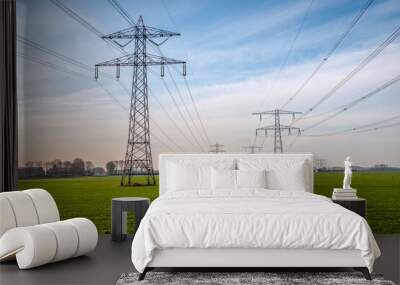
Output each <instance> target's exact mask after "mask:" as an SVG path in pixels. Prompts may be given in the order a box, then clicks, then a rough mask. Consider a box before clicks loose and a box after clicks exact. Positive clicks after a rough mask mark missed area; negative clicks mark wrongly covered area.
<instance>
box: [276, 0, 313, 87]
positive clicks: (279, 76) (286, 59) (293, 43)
mask: <svg viewBox="0 0 400 285" xmlns="http://www.w3.org/2000/svg"><path fill="white" fill-rule="evenodd" d="M313 3H314V0H310V3H309V4H308V6H307V9H306V11H305V13H304V16H303V18H302V20H301V22H300V25H299V28H298V30H297V32H296V34H295V36H294V38H293V40H292V42H291V44H290V47H289V50H288V52H287V53H286V56H285V59H284V60H283V62H282V64H281V66H280V68H279V71H278V75H277V77H276V79H275V80H274V82H273V83H272V84H271V87H270V90H269V92H268V93H271V92H272V91H273V89H274V87H275V86H276V85H277V84H278V83H279V81H280V79H281V74H282V71H284V70H285V69H286V65H287V62H288V60H289V58H290V56H291V55H292V52H293V48H294V46H295V44H296V42H297V39H298V38H299V36H300V34H301V32H302V31H303V27H304V23H305V21H306V19H307V16H308V14H309V12H310V9H311V6H312V5H313Z"/></svg>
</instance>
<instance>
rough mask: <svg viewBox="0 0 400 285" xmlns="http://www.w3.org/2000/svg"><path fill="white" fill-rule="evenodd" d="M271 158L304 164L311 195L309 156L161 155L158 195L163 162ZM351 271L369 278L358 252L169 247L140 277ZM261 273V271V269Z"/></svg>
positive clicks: (163, 174)
mask: <svg viewBox="0 0 400 285" xmlns="http://www.w3.org/2000/svg"><path fill="white" fill-rule="evenodd" d="M251 157H253V158H256V157H257V158H271V159H280V158H282V159H288V158H290V159H294V160H302V161H305V162H306V176H307V182H306V183H307V185H306V191H308V192H313V184H314V183H313V157H312V154H308V153H305V154H243V153H242V154H161V155H160V160H159V170H160V182H159V183H160V194H163V193H165V191H166V187H165V186H166V179H167V177H166V171H165V170H166V162H167V161H173V160H182V159H191V160H192V159H196V158H202V159H204V158H206V159H209V160H214V159H221V158H236V159H240V158H251ZM343 267H346V268H353V269H355V270H357V271H361V272H362V273H363V275H364V277H365V278H366V279H367V280H371V276H370V273H369V270H368V268H367V267H366V264H365V262H364V260H363V259H362V257H361V252H360V251H359V250H348V249H347V250H330V249H250V248H242V249H240V248H218V249H216V248H209V249H197V248H170V249H162V250H160V249H158V250H156V251H155V252H154V256H153V259H152V261H151V262H150V263H149V264H148V266H147V267H146V268H145V270H144V271H143V273H141V274H140V275H139V280H143V279H144V277H145V276H146V273H147V272H148V271H150V270H153V269H156V268H185V269H190V268H207V269H208V268H211V269H212V268H215V269H217V268H229V269H233V270H234V271H246V270H250V269H254V268H257V269H260V270H261V269H265V268H269V269H270V268H289V269H290V268H293V269H295V268H310V269H311V268H327V269H328V268H331V269H333V268H343ZM261 271H262V270H261Z"/></svg>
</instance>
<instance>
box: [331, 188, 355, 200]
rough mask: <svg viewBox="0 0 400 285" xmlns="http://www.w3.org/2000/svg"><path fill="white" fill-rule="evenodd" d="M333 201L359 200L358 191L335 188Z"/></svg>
mask: <svg viewBox="0 0 400 285" xmlns="http://www.w3.org/2000/svg"><path fill="white" fill-rule="evenodd" d="M332 199H334V200H351V199H357V189H354V188H351V189H343V188H333V193H332Z"/></svg>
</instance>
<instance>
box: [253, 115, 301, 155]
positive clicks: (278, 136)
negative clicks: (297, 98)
mask: <svg viewBox="0 0 400 285" xmlns="http://www.w3.org/2000/svg"><path fill="white" fill-rule="evenodd" d="M296 114H301V112H294V111H286V110H280V109H275V110H270V111H265V112H260V113H253V115H259V116H260V121H261V120H262V119H263V116H265V115H268V116H271V115H272V116H273V117H274V124H273V125H269V126H264V127H261V128H257V129H256V135H258V132H259V131H264V136H267V135H268V131H273V133H274V152H275V153H277V152H283V144H282V131H286V130H287V131H288V135H291V133H292V131H297V133H298V134H300V128H296V127H291V126H286V125H282V124H281V118H280V115H292V120H294V119H295V116H296Z"/></svg>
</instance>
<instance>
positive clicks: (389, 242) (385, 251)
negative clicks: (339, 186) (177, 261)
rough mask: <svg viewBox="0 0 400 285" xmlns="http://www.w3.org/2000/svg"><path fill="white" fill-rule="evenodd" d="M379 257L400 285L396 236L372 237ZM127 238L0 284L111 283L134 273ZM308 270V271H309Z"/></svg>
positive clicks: (104, 241)
mask: <svg viewBox="0 0 400 285" xmlns="http://www.w3.org/2000/svg"><path fill="white" fill-rule="evenodd" d="M376 240H377V242H378V244H379V247H380V249H381V251H382V256H381V257H380V258H379V259H378V260H377V261H376V263H375V272H377V273H381V274H384V276H385V278H386V279H390V280H393V281H394V282H395V283H399V282H400V234H396V235H376ZM130 247H131V239H129V240H126V241H124V242H121V243H115V242H112V241H111V238H110V235H101V236H100V237H99V244H98V246H97V249H96V250H95V251H94V252H93V253H91V254H90V255H88V256H82V257H78V258H75V259H70V260H66V261H62V262H58V263H53V264H49V265H45V266H42V267H38V268H35V269H30V270H19V269H18V267H17V265H16V263H15V262H8V263H4V264H1V265H0V284H1V285H6V284H7V285H8V284H115V283H116V281H117V280H118V278H119V276H120V275H121V274H122V273H124V272H131V271H134V268H133V265H132V263H131V260H130ZM310 271H312V270H310Z"/></svg>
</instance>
